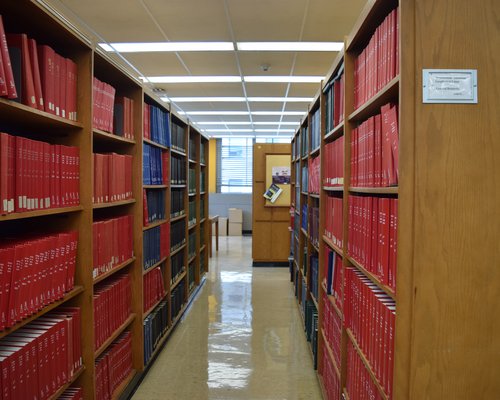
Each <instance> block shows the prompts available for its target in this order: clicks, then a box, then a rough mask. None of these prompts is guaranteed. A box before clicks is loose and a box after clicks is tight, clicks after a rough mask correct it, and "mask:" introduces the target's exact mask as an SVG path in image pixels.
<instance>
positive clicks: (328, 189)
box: [323, 186, 344, 193]
mask: <svg viewBox="0 0 500 400" xmlns="http://www.w3.org/2000/svg"><path fill="white" fill-rule="evenodd" d="M323 190H324V191H325V192H339V193H343V192H344V186H333V187H332V186H323Z"/></svg>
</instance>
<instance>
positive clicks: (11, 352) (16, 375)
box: [0, 347, 24, 400]
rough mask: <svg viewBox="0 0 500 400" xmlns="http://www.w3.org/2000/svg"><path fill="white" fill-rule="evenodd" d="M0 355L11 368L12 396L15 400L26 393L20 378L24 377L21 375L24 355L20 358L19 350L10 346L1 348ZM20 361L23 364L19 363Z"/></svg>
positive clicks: (10, 394)
mask: <svg viewBox="0 0 500 400" xmlns="http://www.w3.org/2000/svg"><path fill="white" fill-rule="evenodd" d="M0 357H1V358H2V359H4V362H5V363H6V364H7V366H8V369H9V373H8V375H9V384H10V385H9V386H10V390H9V391H10V393H9V396H10V398H11V399H13V400H14V399H20V398H22V397H21V396H23V394H24V393H23V390H24V388H22V387H20V386H21V385H20V379H22V377H20V371H19V369H20V368H21V366H22V364H23V360H22V357H21V359H19V354H18V352H16V351H15V349H9V347H2V348H1V349H0ZM19 363H20V364H21V365H19Z"/></svg>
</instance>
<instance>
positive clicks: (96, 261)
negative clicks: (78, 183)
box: [92, 215, 134, 279]
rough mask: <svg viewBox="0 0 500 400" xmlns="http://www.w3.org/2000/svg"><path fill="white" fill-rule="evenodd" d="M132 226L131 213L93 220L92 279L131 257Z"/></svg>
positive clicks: (132, 253)
mask: <svg viewBox="0 0 500 400" xmlns="http://www.w3.org/2000/svg"><path fill="white" fill-rule="evenodd" d="M133 228H134V216H133V215H124V216H122V217H118V218H112V219H107V220H104V221H95V222H94V223H93V224H92V242H93V270H92V275H93V277H94V279H95V278H97V277H98V276H99V275H102V274H104V273H106V272H108V271H110V270H112V269H113V268H114V267H116V266H117V265H119V264H122V263H124V262H125V261H127V260H129V259H130V258H132V256H133V255H134V247H133Z"/></svg>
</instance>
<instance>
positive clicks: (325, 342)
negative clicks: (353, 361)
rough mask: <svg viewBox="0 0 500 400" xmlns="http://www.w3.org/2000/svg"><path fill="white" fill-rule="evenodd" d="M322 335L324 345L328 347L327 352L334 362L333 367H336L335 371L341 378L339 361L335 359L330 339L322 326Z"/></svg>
mask: <svg viewBox="0 0 500 400" xmlns="http://www.w3.org/2000/svg"><path fill="white" fill-rule="evenodd" d="M321 335H322V336H323V345H324V346H325V347H326V350H327V353H328V355H329V356H330V360H331V362H332V364H333V368H334V369H335V372H336V373H337V376H338V378H339V380H340V370H339V367H338V365H337V361H335V357H334V356H333V351H332V349H331V348H330V343H328V340H326V335H325V331H324V330H323V328H321Z"/></svg>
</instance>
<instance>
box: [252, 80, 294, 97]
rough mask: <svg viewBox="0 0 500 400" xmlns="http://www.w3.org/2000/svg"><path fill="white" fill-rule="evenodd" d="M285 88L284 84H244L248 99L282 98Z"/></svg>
mask: <svg viewBox="0 0 500 400" xmlns="http://www.w3.org/2000/svg"><path fill="white" fill-rule="evenodd" d="M286 87H287V84H286V83H248V82H246V83H245V88H246V90H247V96H248V97H263V96H267V97H283V96H285V94H286Z"/></svg>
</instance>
